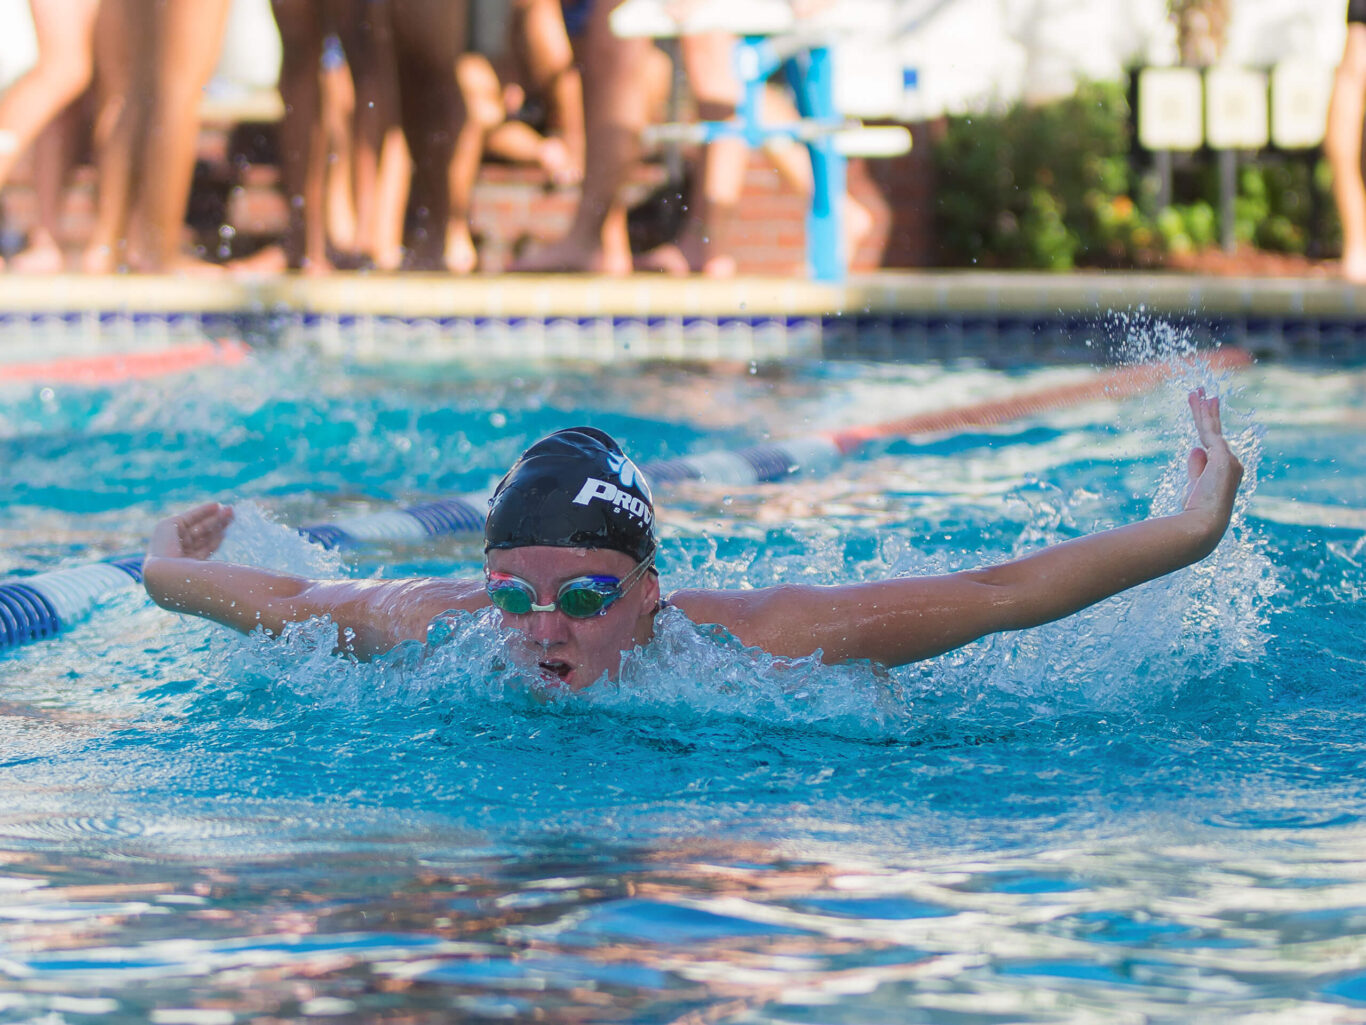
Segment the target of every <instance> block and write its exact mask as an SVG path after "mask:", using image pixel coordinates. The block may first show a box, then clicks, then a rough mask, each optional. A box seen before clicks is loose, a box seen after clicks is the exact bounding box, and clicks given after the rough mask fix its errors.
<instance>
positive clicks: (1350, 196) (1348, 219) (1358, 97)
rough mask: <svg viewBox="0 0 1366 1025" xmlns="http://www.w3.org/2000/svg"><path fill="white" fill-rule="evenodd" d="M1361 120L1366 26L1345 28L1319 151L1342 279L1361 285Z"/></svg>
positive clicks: (1365, 202) (1365, 231)
mask: <svg viewBox="0 0 1366 1025" xmlns="http://www.w3.org/2000/svg"><path fill="white" fill-rule="evenodd" d="M1363 116H1366V25H1362V24H1360V23H1358V22H1352V23H1349V24H1348V26H1347V45H1346V46H1345V47H1344V48H1343V52H1342V62H1341V63H1340V64H1339V65H1338V70H1337V75H1336V77H1335V78H1334V80H1333V96H1332V101H1331V102H1330V104H1329V107H1328V129H1327V134H1326V136H1325V138H1324V148H1325V150H1327V153H1328V160H1329V163H1330V165H1331V166H1332V169H1333V198H1334V199H1335V200H1336V201H1337V207H1338V215H1339V217H1340V218H1341V220H1342V275H1343V277H1345V278H1346V279H1347V280H1348V281H1354V282H1357V283H1366V184H1363V182H1362V170H1361V161H1362V147H1361V136H1362V131H1361V128H1362V119H1363Z"/></svg>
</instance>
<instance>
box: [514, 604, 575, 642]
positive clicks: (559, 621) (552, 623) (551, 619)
mask: <svg viewBox="0 0 1366 1025" xmlns="http://www.w3.org/2000/svg"><path fill="white" fill-rule="evenodd" d="M524 618H525V620H526V625H525V630H526V635H527V636H528V637H530V638H531V639H532V640H533V641H535V642H536V643H537V644H539V645H540V646H541V647H543V648H545V647H549V646H550V645H552V644H563V643H564V642H565V641H567V640H568V639H569V631H568V628H567V627H566V625H565V615H564V613H562V612H561V611H560V610H559V609H556V610H555V611H554V612H532V613H529V614H528V615H527V616H525V617H524Z"/></svg>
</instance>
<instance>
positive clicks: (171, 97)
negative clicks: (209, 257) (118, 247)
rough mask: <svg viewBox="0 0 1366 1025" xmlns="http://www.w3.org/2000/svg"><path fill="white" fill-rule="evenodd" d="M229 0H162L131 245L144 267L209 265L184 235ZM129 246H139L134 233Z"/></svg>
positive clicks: (181, 268) (134, 242)
mask: <svg viewBox="0 0 1366 1025" xmlns="http://www.w3.org/2000/svg"><path fill="white" fill-rule="evenodd" d="M230 2H231V0H164V2H163V3H162V4H161V5H159V6H158V8H157V10H156V14H155V21H156V25H157V32H156V35H155V38H156V44H155V47H154V57H153V65H154V69H155V74H156V91H155V100H154V103H153V107H152V119H151V121H150V123H149V125H148V131H147V139H146V144H145V147H144V148H143V151H142V156H141V158H140V159H141V160H142V161H143V171H142V174H141V176H140V182H139V191H138V200H137V203H136V205H135V207H134V211H135V213H134V216H135V217H138V218H140V219H141V221H140V227H141V228H142V230H143V232H144V233H145V242H144V248H142V249H141V251H138V250H136V249H133V250H132V252H133V255H134V260H135V262H136V263H137V265H138V266H139V269H141V270H148V271H162V272H164V271H173V270H174V271H181V272H184V271H191V270H195V269H198V268H203V267H205V265H203V264H202V262H201V261H197V260H193V259H190V258H188V257H186V256H184V255H182V253H181V249H180V246H181V235H182V228H183V225H184V222H185V208H186V205H187V203H188V202H189V196H190V179H191V177H192V175H193V173H194V158H195V145H196V143H197V140H198V132H199V101H200V95H201V93H202V91H203V89H204V84H205V83H206V82H207V81H208V80H209V76H210V75H211V74H212V73H213V68H214V64H215V63H216V62H217V60H218V52H219V48H220V46H221V45H222V41H223V28H224V26H225V24H226V22H227V16H228V7H229V5H230ZM316 74H317V65H316V63H315V64H314V75H315V77H316ZM131 244H132V246H137V244H138V239H137V237H136V235H135V237H134V239H133V240H132V243H131ZM205 269H207V268H205Z"/></svg>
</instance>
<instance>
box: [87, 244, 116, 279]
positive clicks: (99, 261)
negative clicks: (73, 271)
mask: <svg viewBox="0 0 1366 1025" xmlns="http://www.w3.org/2000/svg"><path fill="white" fill-rule="evenodd" d="M123 269H124V267H123V265H122V264H121V263H119V260H118V257H116V256H115V255H114V249H113V247H112V246H102V245H92V246H87V247H86V249H85V251H84V252H83V253H81V272H82V273H84V274H113V273H114V272H115V271H120V270H123Z"/></svg>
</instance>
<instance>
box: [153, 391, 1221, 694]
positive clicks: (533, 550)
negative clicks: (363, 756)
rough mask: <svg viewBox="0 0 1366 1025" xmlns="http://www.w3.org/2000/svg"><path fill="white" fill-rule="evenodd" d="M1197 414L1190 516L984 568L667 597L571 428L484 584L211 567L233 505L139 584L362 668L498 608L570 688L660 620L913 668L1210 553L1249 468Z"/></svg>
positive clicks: (644, 538) (183, 520)
mask: <svg viewBox="0 0 1366 1025" xmlns="http://www.w3.org/2000/svg"><path fill="white" fill-rule="evenodd" d="M1189 401H1190V407H1191V412H1192V414H1193V416H1194V419H1195V427H1196V431H1197V434H1198V435H1199V439H1200V445H1201V446H1202V447H1199V448H1195V449H1192V450H1191V453H1190V457H1189V460H1188V464H1187V470H1188V475H1189V478H1190V483H1189V487H1188V490H1187V494H1186V500H1185V505H1184V507H1183V508H1182V510H1181V511H1180V512H1178V513H1175V514H1173V515H1170V516H1161V517H1156V518H1153V519H1149V520H1144V521H1142V522H1139V523H1133V524H1129V525H1127V526H1123V527H1117V528H1115V529H1112V530H1106V531H1103V532H1101V533H1096V534H1091V535H1088V536H1086V537H1081V538H1076V539H1074V540H1071V541H1067V542H1064V543H1062V544H1058V545H1053V546H1052V547H1049V548H1045V549H1043V550H1041V551H1038V552H1035V553H1033V554H1030V555H1027V556H1025V557H1023V558H1020V559H1015V560H1012V561H1010V562H1004V563H1001V564H1000V565H996V566H989V567H986V568H982V569H970V570H963V571H961V572H958V573H949V574H945V575H941V576H926V577H900V578H895V579H890V580H881V581H871V582H866V583H857V584H848V585H838V586H824V587H820V586H807V585H797V584H785V585H779V586H777V587H769V588H760V589H754V590H703V589H697V590H681V591H675V592H674V593H672V594H671V595H669V596H668V598H667V599H662V598H661V588H660V580H659V574H658V571H657V569H656V567H655V562H654V560H655V554H656V541H655V529H654V505H653V502H652V500H651V496H650V489H649V485H648V484H647V483H646V481H645V479H644V478H643V477H642V476H641V473H640V471H639V470H638V469H637V468H636V467H635V465H634V464H633V463H632V462H631V461H630V459H628V458H627V457H626V455H625V454H624V453H623V452H622V450H621V449H620V448H619V447H618V445H617V443H616V442H615V441H613V440H612V439H611V438H610V437H609V436H607V435H606V434H604V433H603V432H601V431H598V430H595V429H594V428H591V427H576V428H569V429H566V430H562V431H557V432H555V433H554V434H551V435H549V436H548V437H546V438H543V439H541V440H540V441H538V442H536V443H535V444H534V445H532V446H531V447H530V448H528V449H527V450H526V451H525V452H524V453H523V454H522V456H521V458H520V459H518V461H517V462H516V463H515V464H514V465H513V467H512V469H511V470H509V471H508V474H507V476H505V477H504V478H503V480H502V482H501V483H500V484H499V485H498V488H497V490H495V492H494V494H493V497H492V498H491V499H490V500H489V515H488V521H487V525H486V527H485V533H484V553H485V555H484V576H483V578H481V579H465V580H456V579H446V578H440V577H429V578H420V579H412V580H363V581H360V580H346V581H318V580H310V579H305V578H301V577H296V576H290V575H286V574H281V573H274V572H271V571H268V570H262V569H256V568H254V567H249V566H240V565H234V564H231V563H227V562H209V561H206V560H208V559H209V557H210V556H211V555H212V554H213V553H214V552H215V551H216V550H217V549H218V546H219V544H220V543H221V541H222V540H223V536H224V532H225V531H226V530H227V527H228V525H229V523H231V521H232V509H231V507H229V506H224V505H220V504H218V503H216V502H209V503H206V504H204V505H201V506H198V507H196V508H194V509H191V510H190V511H189V512H185V513H182V514H180V515H178V516H171V517H168V518H166V519H164V520H162V521H161V522H159V523H158V524H157V525H156V528H155V530H154V531H153V533H152V538H151V543H150V546H149V549H148V552H147V558H146V561H145V563H144V565H143V573H144V581H145V584H146V587H147V592H148V594H150V595H151V596H152V598H153V600H155V601H156V602H157V603H158V604H159V605H162V606H164V607H165V608H168V609H171V610H173V611H176V612H184V613H189V614H191V615H196V616H203V617H205V618H208V619H212V620H215V621H217V622H219V623H223V624H225V625H227V626H231V627H234V628H236V629H238V630H241V631H243V632H249V631H252V630H255V629H256V628H258V627H260V628H263V629H264V630H266V631H267V632H269V633H271V634H277V635H278V634H279V633H280V632H281V631H282V630H283V629H284V627H285V626H286V624H289V623H296V622H303V621H306V620H309V619H313V618H315V617H319V616H327V617H329V618H330V619H331V620H332V622H333V623H335V624H336V625H337V629H338V646H339V648H341V649H342V650H345V651H347V652H350V653H353V654H354V655H356V656H357V657H361V658H367V657H371V656H375V655H379V654H382V653H384V652H385V651H388V650H389V649H391V648H393V647H394V646H395V645H397V644H399V643H401V642H403V641H408V640H417V641H425V640H426V638H427V628H428V625H429V624H430V623H431V622H432V621H433V619H435V618H436V617H437V616H439V615H441V614H442V613H445V612H448V611H462V612H476V611H478V610H480V609H484V608H487V607H488V606H489V605H493V606H495V607H496V608H497V609H498V610H499V613H500V614H501V616H502V625H503V626H504V627H505V628H506V629H507V630H508V643H509V645H510V647H511V649H512V654H513V655H514V657H515V658H516V659H517V660H518V661H519V662H520V663H522V664H525V665H526V666H527V667H528V668H529V669H530V668H531V667H533V666H534V667H535V670H538V671H539V673H540V675H541V676H542V678H544V679H545V680H546V681H548V682H550V683H552V684H556V685H560V684H562V685H564V686H567V687H569V688H571V689H574V690H578V689H582V688H584V687H587V686H590V685H592V684H593V683H595V682H597V681H598V680H600V679H602V678H603V677H607V678H609V679H612V678H615V676H616V674H617V672H618V669H619V667H620V663H621V656H622V653H623V652H627V651H631V650H633V649H635V648H636V647H640V646H645V645H648V644H649V643H650V641H651V639H652V637H653V634H654V618H655V616H656V614H657V613H658V612H659V611H660V610H661V608H663V607H664V606H665V605H669V606H672V607H674V608H677V609H679V610H680V611H681V612H682V613H683V614H684V615H686V616H687V617H688V618H689V619H690V620H692V621H693V622H694V623H698V624H718V625H720V626H722V627H724V628H725V629H726V630H728V631H729V632H730V633H731V634H733V635H734V636H735V637H736V638H738V639H739V640H740V641H741V642H743V643H744V644H746V645H750V646H753V647H758V648H762V649H763V650H765V651H767V652H769V653H771V654H773V655H778V656H784V657H803V656H808V655H812V654H814V653H815V652H816V651H817V650H819V651H820V653H821V657H822V658H823V659H824V660H825V661H826V662H829V663H838V662H845V661H850V660H859V659H868V660H871V661H873V662H877V663H881V664H882V665H885V666H897V665H903V664H905V663H908V662H915V661H918V660H920V659H926V658H930V657H932V656H934V655H938V654H941V653H943V652H946V651H950V650H952V649H954V648H958V647H961V646H962V645H964V644H967V643H969V642H971V641H974V640H976V639H978V638H979V637H983V636H985V635H987V634H991V633H997V632H999V631H1003V630H1019V629H1023V628H1025V627H1030V626H1037V625H1040V624H1042V623H1048V622H1051V621H1053V620H1055V619H1060V618H1062V617H1064V616H1067V615H1070V614H1071V613H1074V612H1077V611H1080V610H1081V609H1084V608H1086V607H1087V606H1090V605H1093V604H1095V603H1096V602H1099V601H1101V600H1102V599H1104V598H1108V597H1110V596H1111V595H1113V594H1117V593H1118V592H1120V591H1123V590H1125V589H1127V588H1130V587H1133V586H1134V585H1136V584H1140V583H1143V582H1144V581H1147V580H1152V579H1154V578H1155V577H1159V576H1162V575H1164V574H1167V573H1171V572H1172V571H1174V570H1177V569H1180V568H1182V567H1183V566H1188V565H1190V564H1191V563H1193V562H1196V561H1198V560H1200V559H1202V558H1204V557H1205V556H1206V555H1208V554H1209V553H1210V552H1212V551H1213V550H1214V548H1215V546H1216V545H1217V544H1218V543H1219V540H1220V538H1222V537H1223V535H1224V532H1225V531H1226V530H1227V528H1228V524H1229V519H1230V517H1231V516H1232V513H1233V503H1234V498H1235V496H1236V494H1237V491H1238V485H1239V483H1240V482H1241V480H1242V475H1243V468H1242V465H1241V464H1240V463H1239V462H1238V459H1237V458H1236V457H1235V456H1234V454H1233V452H1232V451H1231V450H1230V449H1229V446H1228V443H1227V442H1226V441H1225V440H1224V436H1223V431H1222V429H1221V427H1220V423H1219V400H1218V399H1217V398H1214V397H1209V396H1206V395H1205V393H1204V390H1203V389H1201V390H1198V391H1195V392H1192V393H1191V394H1190V397H1189Z"/></svg>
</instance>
